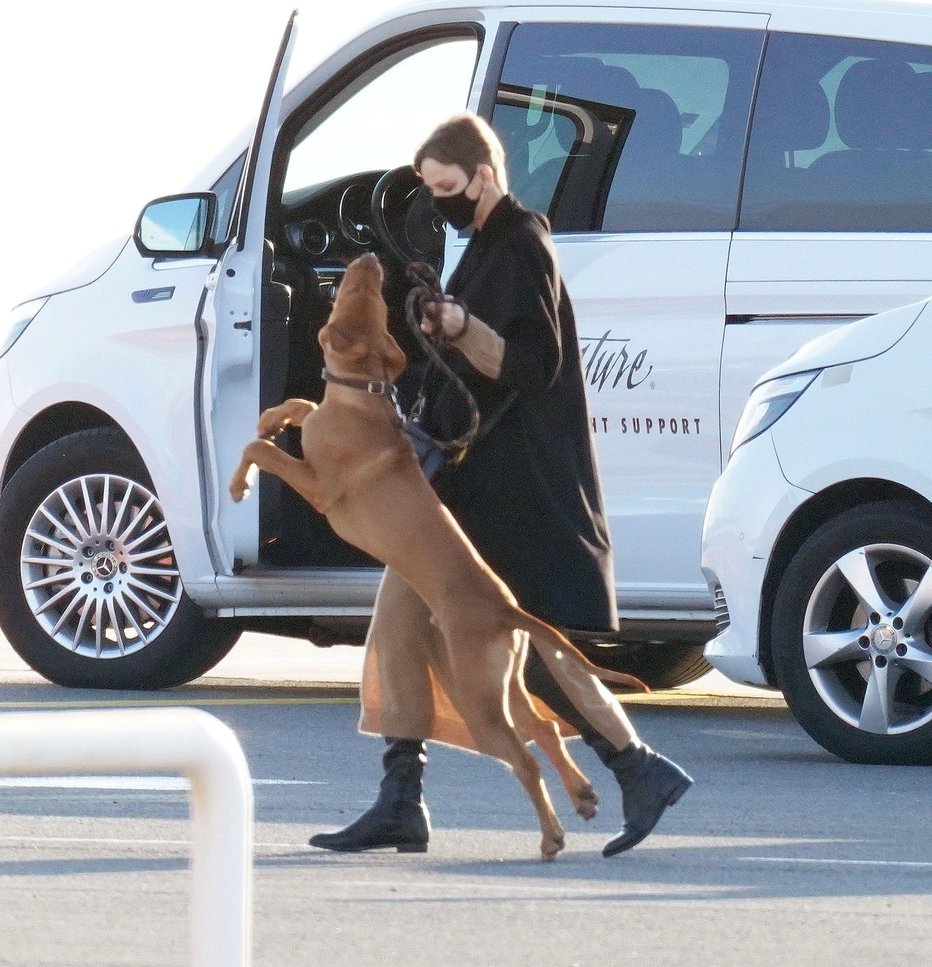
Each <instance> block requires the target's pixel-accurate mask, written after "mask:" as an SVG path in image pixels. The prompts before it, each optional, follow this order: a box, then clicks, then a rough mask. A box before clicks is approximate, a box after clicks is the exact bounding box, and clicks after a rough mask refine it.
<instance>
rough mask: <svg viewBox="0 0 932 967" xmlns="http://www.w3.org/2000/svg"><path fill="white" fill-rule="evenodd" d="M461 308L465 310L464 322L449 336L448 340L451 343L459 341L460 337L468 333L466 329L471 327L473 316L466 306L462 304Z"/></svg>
mask: <svg viewBox="0 0 932 967" xmlns="http://www.w3.org/2000/svg"><path fill="white" fill-rule="evenodd" d="M460 309H461V310H462V312H463V324H462V325H461V326H460V328H459V329H458V330H457V331H456V332H455V333H453V335H452V336H447V342H449V343H455V342H459V341H460V339H462V338H463V336H465V335H466V330H467V329H469V323H470V321H471V320H472V316H471V315H470V314H469V310H468V309H467V308H466V307H465V306H462V305H461V306H460Z"/></svg>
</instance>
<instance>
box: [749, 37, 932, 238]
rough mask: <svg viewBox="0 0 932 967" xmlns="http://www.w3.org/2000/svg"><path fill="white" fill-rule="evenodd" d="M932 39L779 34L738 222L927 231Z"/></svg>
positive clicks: (931, 206)
mask: <svg viewBox="0 0 932 967" xmlns="http://www.w3.org/2000/svg"><path fill="white" fill-rule="evenodd" d="M930 226H932V48H929V47H920V46H912V45H906V44H890V43H879V42H870V41H865V40H857V39H845V38H839V37H809V36H804V35H797V34H775V35H774V36H773V37H772V38H771V39H770V41H769V43H768V45H767V56H766V60H765V63H764V71H763V76H762V79H761V87H760V93H759V95H758V102H757V107H756V109H755V116H754V123H753V126H752V129H751V142H750V147H749V152H748V166H747V174H746V177H745V186H744V196H743V198H742V202H741V224H740V227H741V228H742V229H744V230H747V231H787V232H820V231H838V232H928V231H930Z"/></svg>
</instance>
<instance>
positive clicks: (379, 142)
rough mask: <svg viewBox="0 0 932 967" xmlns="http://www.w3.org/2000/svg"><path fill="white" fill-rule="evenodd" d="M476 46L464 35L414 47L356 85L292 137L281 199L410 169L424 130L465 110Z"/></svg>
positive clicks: (471, 39) (472, 38)
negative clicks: (348, 178)
mask: <svg viewBox="0 0 932 967" xmlns="http://www.w3.org/2000/svg"><path fill="white" fill-rule="evenodd" d="M478 46H479V45H478V41H477V39H476V38H475V37H472V36H470V37H468V38H464V37H456V38H450V37H445V38H442V39H439V40H436V41H433V42H432V43H430V44H429V45H428V46H425V45H424V44H423V43H421V44H420V45H418V46H417V47H416V48H414V49H413V50H405V51H401V52H399V53H397V54H396V55H395V56H393V57H389V58H386V59H384V60H383V61H381V62H380V63H379V64H378V65H377V66H376V67H375V68H374V70H373V71H370V72H369V73H367V74H365V75H363V76H361V77H359V78H356V80H355V81H353V82H352V83H351V84H350V85H349V86H348V87H347V89H346V90H345V91H344V92H343V94H342V95H340V96H339V97H337V98H335V99H334V100H333V101H332V102H331V103H330V104H329V105H328V107H327V111H328V114H327V116H326V117H323V116H321V115H318V116H315V117H314V118H312V119H311V121H310V122H309V123H308V125H306V127H305V128H304V129H303V130H302V131H301V132H300V133H299V134H298V137H297V138H296V140H295V145H294V147H293V148H292V151H291V154H290V156H289V159H288V169H287V174H286V176H285V186H284V190H285V192H286V193H288V192H290V191H293V190H295V189H298V188H302V187H305V186H307V185H318V184H322V183H323V182H326V181H328V180H330V179H332V178H339V177H342V176H345V175H347V174H348V173H350V172H354V171H376V170H383V169H384V170H387V169H389V168H396V167H398V166H400V165H406V164H410V163H411V161H412V159H413V157H414V152H415V151H416V150H417V147H418V145H419V144H420V143H421V142H422V141H423V140H424V139H425V138H426V137H427V136H428V135H429V134H430V133H431V131H432V130H433V129H434V128H435V127H436V126H437V125H438V124H439V123H440V122H441V121H444V120H446V119H447V118H448V117H450V116H451V115H453V114H455V113H457V112H458V111H462V110H463V109H464V108H465V106H466V101H467V97H468V94H469V85H470V82H471V80H472V75H473V71H474V69H475V64H476V57H477V55H478ZM334 108H335V109H334Z"/></svg>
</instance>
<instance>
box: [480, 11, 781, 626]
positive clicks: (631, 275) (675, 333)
mask: <svg viewBox="0 0 932 967" xmlns="http://www.w3.org/2000/svg"><path fill="white" fill-rule="evenodd" d="M548 16H553V17H554V18H555V19H556V20H557V21H559V18H560V11H555V12H553V13H552V14H548ZM583 17H589V18H591V20H592V22H581V18H583ZM565 19H566V20H572V21H573V22H567V23H560V22H554V23H534V24H530V23H524V24H519V25H517V26H516V27H514V30H513V32H512V35H511V37H510V40H509V42H508V45H507V51H506V53H505V56H504V63H503V67H502V71H501V80H500V82H499V84H498V88H497V90H496V92H495V105H494V109H493V111H492V124H493V126H494V127H495V129H496V130H497V132H498V133H499V136H500V137H501V139H502V141H503V143H504V146H505V148H506V152H507V156H508V161H509V182H510V185H511V187H512V190H513V191H514V193H515V194H516V195H517V196H518V197H519V198H520V199H521V200H522V201H524V202H525V203H526V204H527V205H529V206H530V207H533V208H536V209H538V210H541V211H544V212H545V213H547V214H548V215H549V217H550V220H551V224H552V227H553V230H554V233H555V238H556V243H557V248H558V250H559V257H560V264H561V268H562V270H563V275H564V279H565V281H566V284H567V288H568V290H569V293H570V296H571V298H572V300H573V305H574V309H575V312H576V319H577V327H578V332H579V337H580V342H581V351H582V355H583V362H584V367H585V375H586V381H587V389H588V399H589V408H590V414H591V418H592V431H593V434H594V436H595V442H596V447H597V451H598V459H599V465H600V469H601V475H602V484H603V490H604V495H605V503H606V510H607V513H608V515H609V523H610V526H611V530H612V535H613V539H614V546H615V576H616V581H617V584H618V597H619V606H620V611H621V614H622V617H623V618H624V619H627V620H628V621H629V622H631V621H635V620H637V619H639V618H642V619H650V620H652V621H657V620H658V619H662V618H664V617H668V618H676V619H678V620H682V619H684V618H687V619H688V618H689V617H690V615H692V617H694V618H696V619H697V620H698V619H701V618H705V619H708V618H709V615H710V610H711V603H710V601H709V597H708V590H707V588H706V586H705V582H704V581H703V579H702V575H701V573H700V571H699V542H700V534H701V526H702V516H703V512H704V509H705V503H706V500H707V497H708V494H709V491H710V489H711V486H712V483H713V481H714V480H715V478H716V477H717V475H718V473H719V472H720V454H719V444H718V439H719V427H718V424H719V411H718V392H719V386H718V381H719V357H720V352H721V345H722V335H723V330H724V324H725V303H724V288H725V271H726V265H727V261H728V252H729V246H730V243H731V236H732V232H733V230H734V228H735V223H736V217H737V214H736V213H737V199H738V183H739V177H740V171H741V164H742V159H743V155H744V147H745V142H746V136H747V126H748V118H749V111H750V103H751V96H752V92H753V90H754V85H755V81H756V77H757V72H758V68H759V63H760V57H761V50H762V46H763V37H764V32H763V29H764V27H765V26H766V22H767V19H766V17H765V16H758V15H732V14H723V13H717V12H707V11H701V12H696V11H675V10H664V11H657V10H616V11H612V12H611V13H609V12H608V11H606V10H598V11H596V10H592V11H579V10H574V11H573V12H572V14H571V15H570V14H569V13H568V12H567V15H566V18H565ZM608 21H611V22H608ZM628 627H629V628H630V627H631V625H629V626H628Z"/></svg>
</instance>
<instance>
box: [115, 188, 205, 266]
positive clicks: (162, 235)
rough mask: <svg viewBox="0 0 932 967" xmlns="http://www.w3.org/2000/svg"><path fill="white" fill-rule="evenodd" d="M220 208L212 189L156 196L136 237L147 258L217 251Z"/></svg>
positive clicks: (141, 252) (137, 225) (148, 206)
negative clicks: (216, 220) (216, 226)
mask: <svg viewBox="0 0 932 967" xmlns="http://www.w3.org/2000/svg"><path fill="white" fill-rule="evenodd" d="M216 211H217V196H216V195H215V194H214V193H213V192H212V191H204V192H193V193H190V194H186V195H169V196H168V197H166V198H156V199H155V201H151V202H149V204H148V205H146V207H145V208H144V209H143V210H142V214H141V215H140V216H139V220H138V221H137V222H136V229H135V231H134V232H133V241H134V242H135V243H136V248H137V249H139V253H140V255H143V256H145V257H146V258H184V257H186V256H187V257H194V256H198V255H200V256H204V255H207V256H210V255H213V254H214V241H213V238H212V235H211V232H212V230H213V227H214V218H215V215H216Z"/></svg>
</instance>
